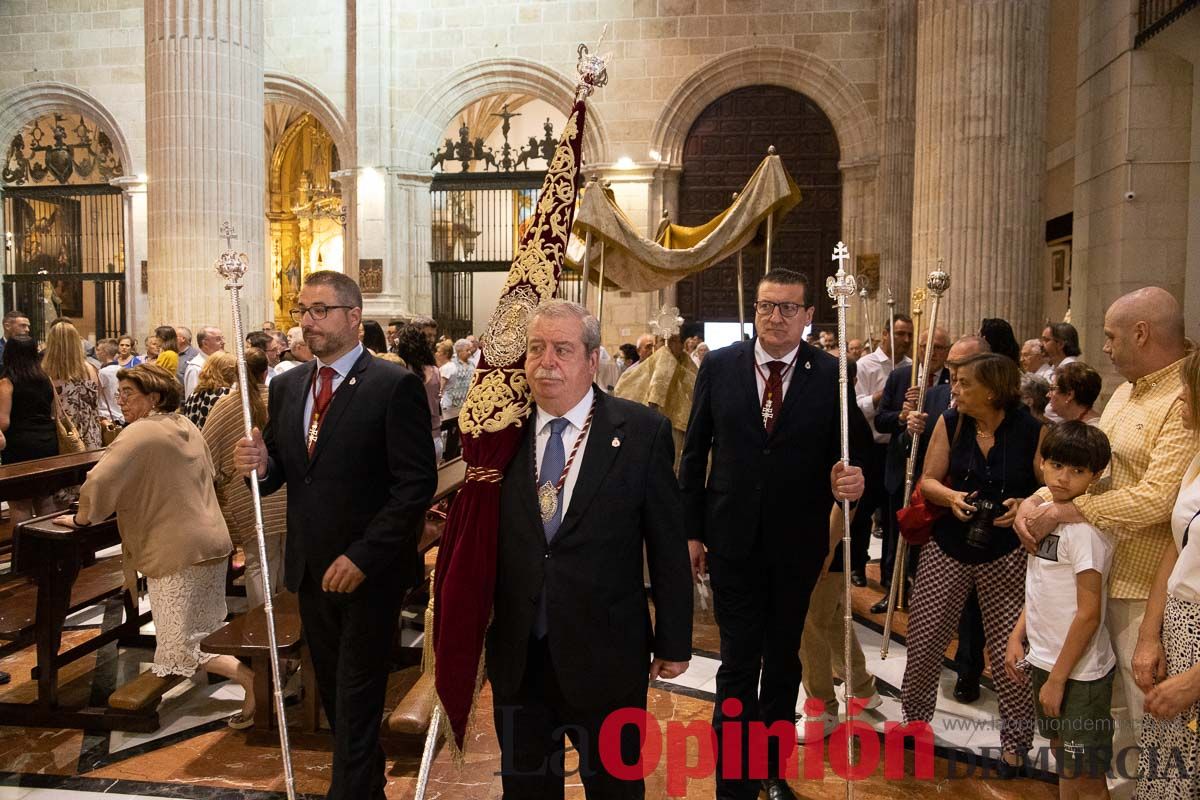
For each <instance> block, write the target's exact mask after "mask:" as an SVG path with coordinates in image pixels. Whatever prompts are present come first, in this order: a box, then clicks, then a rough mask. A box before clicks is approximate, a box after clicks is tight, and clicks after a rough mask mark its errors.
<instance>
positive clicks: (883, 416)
mask: <svg viewBox="0 0 1200 800" xmlns="http://www.w3.org/2000/svg"><path fill="white" fill-rule="evenodd" d="M917 344H918V351H919V352H918V358H917V361H916V363H915V364H905V365H904V366H902V367H896V369H895V370H893V371H892V374H891V375H888V378H887V383H886V384H884V387H883V399H882V400H881V401H880V403H879V411H878V412H877V413H876V414H875V423H874V424H875V430H877V431H879V432H880V433H886V434H888V435H889V436H890V437H891V438H890V439H889V441H888V445H887V457H886V459H885V461H884V468H883V487H884V489H885V490H886V492H887V506H886V513H887V514H888V518H887V520H886V521H887V523H888V524H886V525H884V526H883V557H882V558H881V559H880V560H879V583H880V585H882V586H883V588H884V589H887V588H889V587H890V586H891V585H892V568H893V567H894V566H895V563H896V542H897V540H898V539H899V535H900V530H899V528H897V527H896V512H897V511H899V510H900V508H901V507H902V506H903V505H904V473H905V470H906V469H907V467H908V452H909V444H910V443H911V442H912V437H910V436H909V435H908V434H907V431H906V428H905V424H906V423H907V421H908V414H909V412H910V411H911V410H912V408H913V406H914V405H915V404H916V402H917V391H918V390H917V387H916V386H914V385H913V380H912V378H913V374H912V373H913V369H914V368H918V369H919V368H920V366H922V365H924V363H925V361H924V358H925V344H926V342H925V339H924V337H922V340H921V341H920V342H918V343H917ZM949 352H950V334H949V333H947V332H946V329H945V328H941V327H939V328H937V329H936V330H935V331H934V332H933V354H932V355H931V356H930V357H929V372H930V374H931V375H933V376H934V377H933V378H932V379H931V380H929V381H928V382H927V383H926V386H927V387H929V388H930V389H931V388H932V387H933V386H938V385H940V384H944V383H949V382H950V370H948V369H946V356H947V355H948V354H949ZM928 396H929V395H928V391H927V392H926V398H928ZM913 477H914V481H915V479H916V478H919V477H921V473H919V472H917V471H916V470H915V469H914V471H913ZM909 555H910V557H912V559H911V561H910V563H909V565H908V569H909V572H908V576H909V577H910V578H911V577H913V576H914V575H915V574H916V558H915V552H914V551H913V550H909ZM887 601H888V595H887V593H886V592H885V593H884V595H883V597H882V598H880V600H879V602H877V603H876V604H875V605H873V606H871V613H872V614H884V613H886V612H887Z"/></svg>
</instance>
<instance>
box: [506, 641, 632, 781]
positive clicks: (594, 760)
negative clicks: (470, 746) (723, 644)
mask: <svg viewBox="0 0 1200 800" xmlns="http://www.w3.org/2000/svg"><path fill="white" fill-rule="evenodd" d="M648 667H649V664H647V677H646V680H645V681H642V682H641V683H640V685H638V686H631V687H630V691H629V694H628V695H627V696H626V697H624V698H622V699H621V700H620V701H619V702H616V703H613V704H611V705H606V706H603V707H601V708H592V709H580V708H576V707H573V706H572V704H571V703H570V702H568V700H567V699H566V698H565V697H564V696H563V692H562V688H561V687H560V686H559V682H558V678H557V675H556V674H555V668H554V660H553V659H552V658H551V656H550V649H549V647H548V646H547V640H546V639H541V640H537V639H532V638H531V639H530V640H529V653H528V656H527V660H526V664H525V675H524V677H523V678H522V679H521V686H520V688H518V689H517V692H516V694H514V695H511V696H500V695H497V696H496V697H495V698H494V701H493V706H494V711H493V716H494V720H495V724H496V735H497V737H498V738H499V740H500V758H501V760H500V776H501V782H502V784H503V786H504V795H503V800H561V798H562V797H563V791H564V790H563V785H564V773H565V764H564V761H565V754H566V744H565V741H564V737H565V738H567V739H570V741H571V745H572V746H573V747H574V749H575V750H576V752H577V753H578V755H579V760H578V768H579V777H580V779H581V780H582V781H583V788H584V791H585V793H586V795H587V798H588V800H642V798H644V797H645V796H646V783H645V781H643V780H621V779H619V778H616V777H614V776H612V775H611V774H609V773H608V772H606V771H605V769H604V764H603V762H602V761H601V758H600V728H601V726H602V725H603V724H604V720H605V719H606V718H607V717H608V715H609V714H611V713H612V712H614V711H616V710H618V709H621V708H635V709H641V710H645V708H646V688H647V685H648V681H649V669H648ZM651 731H652V732H653V729H651ZM641 745H642V738H641V735H640V732H639V730H638V729H637V728H636V727H634V726H633V725H626V726H624V727H623V728H622V729H621V760H622V762H623V763H624V764H626V765H632V764H635V763H636V762H637V761H638V758H639V753H640V751H641ZM611 757H612V755H610V758H611Z"/></svg>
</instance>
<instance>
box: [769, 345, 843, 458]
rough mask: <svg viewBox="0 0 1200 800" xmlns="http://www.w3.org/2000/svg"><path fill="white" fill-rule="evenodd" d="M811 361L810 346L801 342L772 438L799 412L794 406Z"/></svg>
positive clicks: (803, 387)
mask: <svg viewBox="0 0 1200 800" xmlns="http://www.w3.org/2000/svg"><path fill="white" fill-rule="evenodd" d="M812 362H813V349H812V347H810V346H809V345H808V343H807V342H801V343H800V352H798V353H796V365H795V366H794V367H792V379H791V380H790V381H789V382H788V386H787V392H786V393H785V394H784V395H783V408H782V409H781V410H780V412H779V414H780V416H779V421H778V422H777V423H776V424H775V429H774V430H773V431H772V433H771V437H772V438H774V437H775V435H776V434H778V433H779V429H780V428H781V427H782V426H783V425H786V424H787V423H788V421H789V419H790V418H791V417H792V416H794V415H796V414H798V413H800V412H799V411H797V410H796V406H797V405H798V404H799V403H800V396H801V395H802V394H804V390H805V386H806V385H807V384H808V379H809V378H810V377H812ZM851 391H853V390H851Z"/></svg>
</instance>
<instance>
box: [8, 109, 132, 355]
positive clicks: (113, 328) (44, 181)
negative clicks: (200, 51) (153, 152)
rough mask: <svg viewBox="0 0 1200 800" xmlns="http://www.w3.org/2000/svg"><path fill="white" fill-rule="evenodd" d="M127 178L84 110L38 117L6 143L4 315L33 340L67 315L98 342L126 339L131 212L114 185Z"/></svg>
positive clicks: (102, 131)
mask: <svg viewBox="0 0 1200 800" xmlns="http://www.w3.org/2000/svg"><path fill="white" fill-rule="evenodd" d="M124 172H125V165H124V164H123V162H122V159H121V157H120V156H119V155H118V153H117V151H116V148H115V147H114V144H113V138H112V135H111V134H110V132H109V130H107V129H106V128H105V126H104V125H102V124H100V123H99V122H97V120H95V119H93V118H92V117H90V116H88V115H86V114H82V113H79V112H73V113H70V114H65V113H57V112H54V113H48V114H44V115H40V116H38V117H36V118H33V119H30V120H29V121H28V122H27V123H26V124H25V125H23V126H22V127H21V129H20V130H19V131H18V132H16V133H15V135H13V137H12V139H11V141H10V142H9V143H8V147H7V149H6V151H5V154H4V159H3V170H2V176H0V177H2V182H0V196H2V197H3V207H4V216H3V224H2V228H3V232H4V238H5V246H4V275H3V295H4V309H5V310H6V311H11V310H19V311H21V312H23V313H24V314H25V316H27V317H28V318H29V321H30V332H31V335H33V336H34V337H35V338H38V339H42V338H44V336H45V334H46V330H47V328H48V326H49V325H50V323H52V322H53V321H54V320H55V319H58V318H62V317H66V318H69V319H70V320H71V321H72V322H73V323H74V325H75V326H76V327H77V328H78V329H79V332H80V333H81V334H82V335H84V336H85V337H89V338H93V339H94V340H99V339H104V338H108V337H115V336H120V335H121V334H123V333H126V332H127V318H126V303H125V205H124V201H123V198H122V193H121V190H120V189H119V188H116V187H114V186H112V185H110V181H112V180H113V179H116V178H120V177H121V176H122V175H124Z"/></svg>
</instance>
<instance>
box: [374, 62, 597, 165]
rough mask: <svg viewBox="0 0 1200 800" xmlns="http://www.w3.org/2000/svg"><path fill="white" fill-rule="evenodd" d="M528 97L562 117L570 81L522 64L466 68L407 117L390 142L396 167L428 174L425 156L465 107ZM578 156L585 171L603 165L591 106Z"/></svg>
mask: <svg viewBox="0 0 1200 800" xmlns="http://www.w3.org/2000/svg"><path fill="white" fill-rule="evenodd" d="M501 93H512V94H528V95H532V96H534V97H539V98H541V99H543V100H546V101H547V102H549V103H552V104H553V105H555V106H558V107H559V108H561V109H562V111H563V113H564V114H565V113H567V111H568V109H570V107H571V103H572V102H573V100H574V98H575V81H573V80H571V79H569V78H567V77H566V76H565V75H563V74H562V73H560V72H557V71H555V70H553V69H550V68H549V67H547V66H545V65H544V64H539V63H537V62H536V61H529V60H527V59H523V58H491V59H485V60H482V61H476V62H474V63H473V64H469V65H467V66H465V67H463V68H461V69H459V70H457V71H456V72H454V73H453V74H451V75H450V76H449V77H448V78H447V79H446V80H445V81H443V82H442V83H441V84H440V85H439V87H438V88H437V89H431V90H429V91H427V92H426V93H425V94H424V96H422V97H421V99H420V101H419V102H418V103H417V104H416V106H414V108H415V109H416V110H414V111H412V112H409V114H408V115H407V119H405V120H404V122H403V124H402V125H401V126H400V129H399V131H398V134H397V136H396V139H395V141H396V148H397V153H396V155H397V163H399V164H401V165H403V167H404V168H406V169H408V170H411V171H414V172H428V171H429V155H430V153H432V152H434V151H435V150H437V148H438V146H439V145H440V144H441V137H442V131H444V130H445V129H446V125H447V123H448V122H449V121H450V120H452V119H454V115H456V114H458V113H459V112H460V111H462V110H463V109H464V108H466V107H467V106H469V105H471V104H472V103H474V102H476V101H478V100H481V99H483V98H485V97H489V96H491V95H494V94H501ZM583 153H584V158H585V159H586V160H587V163H588V164H589V165H592V164H601V163H604V162H606V161H608V160H609V159H608V133H607V130H606V128H605V124H604V120H603V119H602V118H601V116H600V114H599V112H598V111H597V108H596V104H595V103H588V108H587V122H586V125H585V127H584V133H583Z"/></svg>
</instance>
